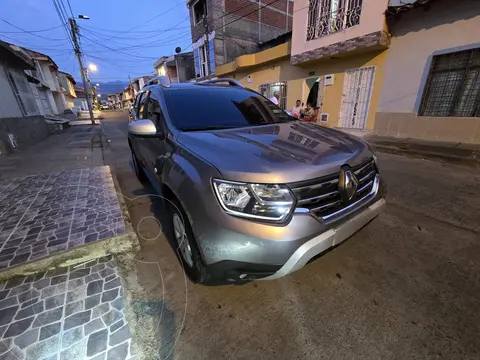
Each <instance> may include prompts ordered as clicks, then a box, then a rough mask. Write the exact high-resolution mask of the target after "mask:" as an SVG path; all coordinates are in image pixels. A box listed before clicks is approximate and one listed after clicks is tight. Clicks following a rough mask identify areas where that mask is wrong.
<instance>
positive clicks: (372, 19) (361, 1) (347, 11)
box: [290, 0, 390, 65]
mask: <svg viewBox="0 0 480 360" xmlns="http://www.w3.org/2000/svg"><path fill="white" fill-rule="evenodd" d="M387 5H388V0H297V1H295V3H294V18H293V40H292V57H291V60H290V62H291V64H292V65H298V64H302V63H306V62H310V61H313V60H318V59H322V58H328V57H332V56H336V57H338V56H344V55H347V54H349V53H354V52H359V51H370V50H375V49H385V48H388V46H389V45H390V36H389V34H388V32H387V27H386V23H385V15H384V13H385V10H386V9H387Z"/></svg>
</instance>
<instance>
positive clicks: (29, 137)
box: [0, 115, 48, 155]
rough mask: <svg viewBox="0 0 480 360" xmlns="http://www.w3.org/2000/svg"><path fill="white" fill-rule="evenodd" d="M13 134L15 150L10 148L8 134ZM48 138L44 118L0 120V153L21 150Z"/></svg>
mask: <svg viewBox="0 0 480 360" xmlns="http://www.w3.org/2000/svg"><path fill="white" fill-rule="evenodd" d="M9 133H10V134H13V136H14V137H15V141H16V143H17V149H14V148H12V146H11V144H10V141H9V138H8V134H9ZM47 136H48V128H47V124H46V122H45V118H44V117H43V116H40V115H35V116H26V117H8V118H2V119H0V153H1V155H5V154H10V153H12V152H13V151H15V150H22V149H25V148H26V147H28V146H29V145H32V144H34V143H36V142H38V141H40V140H42V139H45V138H46V137H47Z"/></svg>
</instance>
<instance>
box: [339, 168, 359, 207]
mask: <svg viewBox="0 0 480 360" xmlns="http://www.w3.org/2000/svg"><path fill="white" fill-rule="evenodd" d="M357 188H358V180H357V178H356V176H355V174H354V173H353V172H352V170H350V169H342V170H341V171H340V179H338V190H339V192H340V195H341V196H342V199H343V201H344V202H349V201H350V200H352V198H353V197H354V196H355V193H356V192H357Z"/></svg>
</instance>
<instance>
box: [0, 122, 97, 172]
mask: <svg viewBox="0 0 480 360" xmlns="http://www.w3.org/2000/svg"><path fill="white" fill-rule="evenodd" d="M105 142H106V140H105V137H104V136H103V133H102V129H101V127H100V126H93V125H83V126H73V127H70V128H68V129H65V130H64V131H62V132H60V133H56V134H53V135H50V136H49V137H48V138H47V139H45V140H43V141H40V142H38V143H37V144H35V145H32V146H30V147H28V148H27V149H25V150H23V151H21V152H16V153H14V154H11V155H5V156H0V179H6V178H14V177H22V176H27V175H34V174H51V173H56V172H60V171H64V170H73V169H80V168H86V167H93V166H102V165H105V162H104V159H103V158H104V152H105Z"/></svg>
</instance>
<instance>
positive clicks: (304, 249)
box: [261, 199, 386, 280]
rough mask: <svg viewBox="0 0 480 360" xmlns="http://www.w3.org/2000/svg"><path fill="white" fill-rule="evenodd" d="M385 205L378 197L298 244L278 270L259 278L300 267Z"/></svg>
mask: <svg viewBox="0 0 480 360" xmlns="http://www.w3.org/2000/svg"><path fill="white" fill-rule="evenodd" d="M385 205H386V202H385V199H380V200H378V201H377V202H375V203H374V204H372V205H370V206H369V207H368V208H366V209H365V210H363V211H362V212H361V213H359V214H358V215H356V216H354V217H352V218H351V219H349V220H347V221H346V222H344V223H343V224H341V225H339V226H337V227H334V228H332V229H330V230H328V231H326V232H324V233H323V234H320V235H318V236H316V237H314V238H313V239H312V240H309V241H307V242H306V243H305V244H303V245H302V246H300V247H299V248H298V249H297V250H296V251H295V252H294V253H293V254H292V256H290V258H289V259H288V260H287V262H286V263H285V265H283V266H282V267H281V268H280V270H278V271H277V272H276V273H274V274H273V275H270V276H267V277H263V278H261V280H271V279H277V278H280V277H282V276H285V275H287V274H290V273H292V272H294V271H297V270H299V269H301V268H302V267H304V266H305V265H306V264H307V263H308V261H310V259H312V258H313V257H315V256H317V255H318V254H321V253H322V252H324V251H326V250H328V249H329V248H331V247H332V246H336V245H338V244H340V243H342V242H343V241H345V240H346V239H348V238H349V237H350V236H352V235H353V234H354V233H356V232H357V231H358V230H360V229H361V228H362V227H364V226H365V225H366V224H368V223H369V222H370V221H371V220H372V219H373V218H375V217H376V216H377V215H378V214H379V213H380V212H381V211H382V210H383V208H384V207H385Z"/></svg>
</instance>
